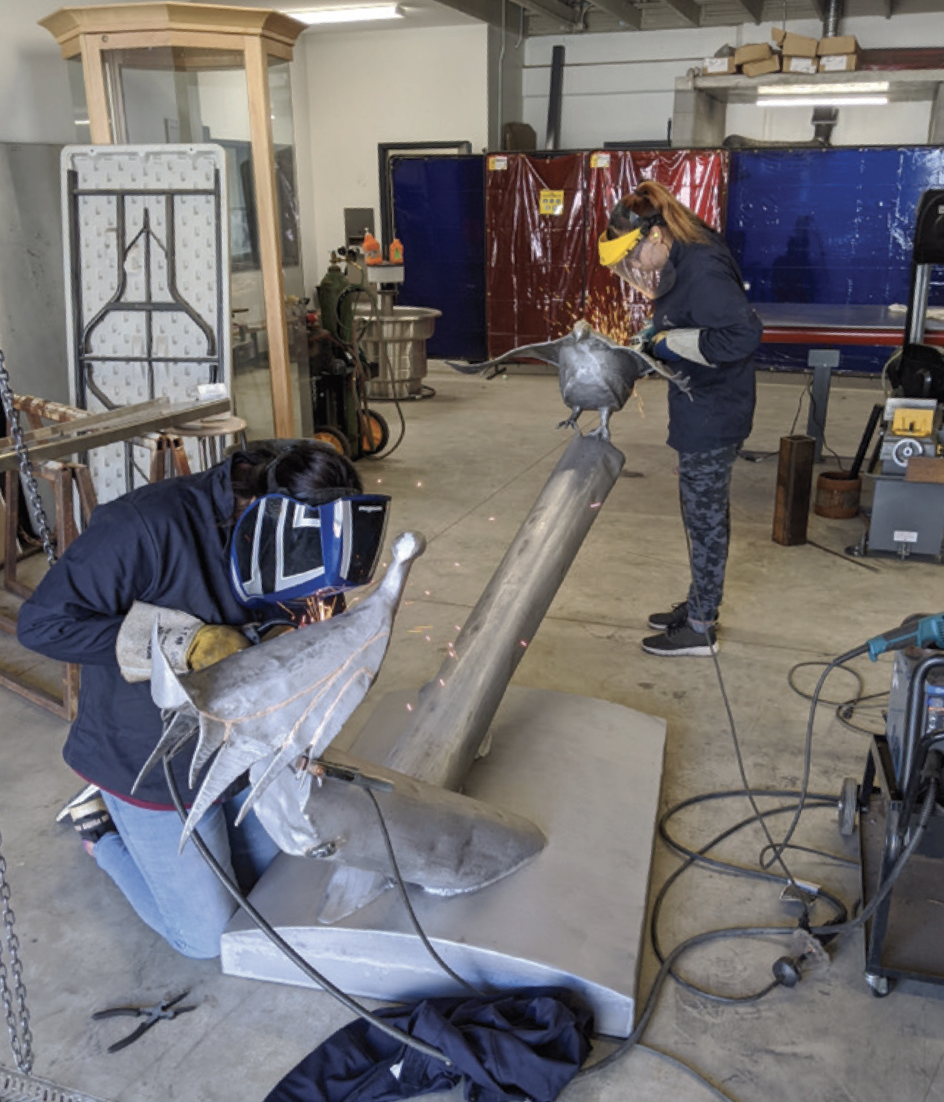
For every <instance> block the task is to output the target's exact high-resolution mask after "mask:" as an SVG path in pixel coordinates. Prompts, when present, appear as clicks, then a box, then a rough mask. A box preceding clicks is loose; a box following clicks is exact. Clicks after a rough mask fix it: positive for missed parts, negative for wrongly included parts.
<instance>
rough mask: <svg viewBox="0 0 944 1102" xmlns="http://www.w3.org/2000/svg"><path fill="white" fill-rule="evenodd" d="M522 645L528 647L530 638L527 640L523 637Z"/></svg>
mask: <svg viewBox="0 0 944 1102" xmlns="http://www.w3.org/2000/svg"><path fill="white" fill-rule="evenodd" d="M521 645H522V646H523V647H526V646H527V645H528V640H527V639H522V640H521Z"/></svg>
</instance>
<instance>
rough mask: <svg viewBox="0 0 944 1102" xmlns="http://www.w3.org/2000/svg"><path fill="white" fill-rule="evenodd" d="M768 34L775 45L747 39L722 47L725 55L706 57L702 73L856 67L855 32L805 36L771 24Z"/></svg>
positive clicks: (838, 70)
mask: <svg viewBox="0 0 944 1102" xmlns="http://www.w3.org/2000/svg"><path fill="white" fill-rule="evenodd" d="M771 38H772V39H773V41H774V44H775V46H776V47H777V48H776V49H775V48H774V47H772V46H771V45H770V44H769V43H767V42H751V43H748V44H747V45H746V46H738V48H737V49H735V50H732V49H730V47H727V48H726V53H725V56H722V57H706V58H705V60H704V63H703V64H702V70H701V71H702V74H703V75H706V76H726V75H728V74H731V73H743V74H744V75H745V76H747V77H759V76H763V75H765V74H766V73H779V72H784V73H802V74H803V75H804V76H813V75H814V74H816V73H845V72H851V71H852V70H853V69H856V68H858V63H859V44H858V43H857V42H856V39H855V35H851V34H847V35H834V36H832V37H830V38H820V39H816V38H809V37H807V36H806V35H804V34H792V33H791V32H789V31H785V30H781V28H780V27H774V29H773V30H772V31H771Z"/></svg>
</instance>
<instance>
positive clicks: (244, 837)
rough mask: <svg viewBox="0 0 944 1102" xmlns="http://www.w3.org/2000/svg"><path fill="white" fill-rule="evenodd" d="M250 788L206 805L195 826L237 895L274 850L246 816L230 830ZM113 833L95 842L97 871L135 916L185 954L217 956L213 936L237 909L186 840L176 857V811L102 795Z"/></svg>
mask: <svg viewBox="0 0 944 1102" xmlns="http://www.w3.org/2000/svg"><path fill="white" fill-rule="evenodd" d="M248 795H249V789H248V788H246V789H244V790H243V791H242V792H240V793H239V794H238V795H236V796H234V797H233V798H232V799H230V800H227V801H226V802H225V803H222V804H214V805H213V807H211V808H210V810H209V811H208V812H207V813H206V815H204V817H203V818H202V819H201V820H200V825H199V827H198V828H197V829H198V831H199V834H200V837H201V838H202V839H203V840H204V842H206V844H207V847H208V848H209V850H210V852H211V853H212V854H213V856H214V857H215V858H216V859H217V861H219V863H220V864H221V865H222V866H223V869H224V870H225V871H226V872H227V873H228V874H229V876H230V878H235V880H236V882H237V883H238V884H239V887H240V888H241V889H242V891H243V893H246V892H248V891H249V890H250V889H251V888H252V886H253V885H254V884H255V882H256V881H257V880H258V879H259V877H260V876H261V875H262V873H263V872H265V870H266V869H267V868H268V866H269V864H270V863H271V862H272V859H273V858H274V857H275V855H276V854H277V853H278V852H279V850H278V846H276V844H275V842H273V841H272V839H271V838H270V837H269V835H268V834H266V832H265V830H264V828H263V826H262V824H261V823H260V822H259V820H258V818H256V814H255V812H254V811H250V812H249V814H248V815H247V816H246V818H245V819H244V820H243V822H242V823H241V824H240V825H239V826H238V827H236V826H234V825H233V824H234V820H235V818H236V815H237V814H238V812H239V809H240V808H241V807H242V805H243V803H244V802H245V800H246V798H247V796H248ZM102 798H103V799H104V801H105V805H106V806H107V808H108V810H109V812H110V814H111V817H112V819H113V820H114V822H115V826H116V827H117V828H118V832H117V833H109V834H106V835H104V836H103V837H102V838H100V839H99V841H98V842H97V843H96V845H95V860H96V862H97V863H98V867H99V868H101V869H104V871H105V872H107V873H108V875H109V876H110V877H111V878H112V880H114V882H115V883H116V884H117V885H118V887H119V888H120V889H121V891H122V892H123V893H124V895H125V897H126V899H127V900H128V902H129V903H130V904H131V906H132V907H133V908H134V909H135V911H136V912H137V914H138V917H139V918H140V919H141V920H142V921H143V922H145V923H147V925H148V926H150V927H151V929H152V930H154V931H156V932H157V933H159V934H160V935H161V937H162V938H164V940H165V941H167V942H168V943H169V944H170V945H171V946H173V948H174V949H176V950H177V952H178V953H183V955H184V956H186V957H201V958H206V957H218V956H219V955H220V935H221V934H222V933H223V930H224V929H225V928H226V925H227V923H228V922H229V920H230V919H231V918H232V917H233V915H234V913H235V912H236V904H235V903H234V902H233V900H232V898H231V897H230V896H229V894H228V893H227V892H226V889H225V888H224V887H223V886H222V885H221V884H220V883H219V881H218V880H217V879H216V877H215V876H214V874H213V872H212V870H211V869H210V867H209V866H208V865H207V863H206V862H205V861H204V860H203V858H202V857H201V856H200V854H199V853H198V852H197V848H196V846H195V845H194V844H193V842H191V841H188V842H187V845H186V846H185V847H184V850H183V853H180V854H178V852H177V850H178V847H179V846H180V833H181V830H182V829H183V824H182V823H181V821H180V818H179V816H178V815H177V812H176V811H152V810H150V809H149V808H145V807H136V806H135V805H134V804H130V803H128V802H127V801H126V800H122V799H120V798H119V797H118V796H113V795H111V794H110V793H108V792H103V793H102Z"/></svg>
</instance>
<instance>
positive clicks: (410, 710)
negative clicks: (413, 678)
mask: <svg viewBox="0 0 944 1102" xmlns="http://www.w3.org/2000/svg"><path fill="white" fill-rule="evenodd" d="M406 710H407V711H408V712H412V711H413V705H412V704H407V706H406Z"/></svg>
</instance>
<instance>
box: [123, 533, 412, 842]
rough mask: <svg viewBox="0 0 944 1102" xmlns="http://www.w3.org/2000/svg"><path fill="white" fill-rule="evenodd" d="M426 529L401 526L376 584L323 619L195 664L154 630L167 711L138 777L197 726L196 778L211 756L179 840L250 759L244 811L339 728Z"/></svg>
mask: <svg viewBox="0 0 944 1102" xmlns="http://www.w3.org/2000/svg"><path fill="white" fill-rule="evenodd" d="M425 548H426V540H425V539H424V538H423V536H421V535H419V534H417V533H413V532H406V533H404V534H402V535H400V536H398V537H397V538H396V539H395V540H394V542H393V546H392V548H391V556H392V559H393V561H392V563H391V564H390V567H389V569H388V570H387V573H386V574H385V576H384V579H383V581H382V582H381V583H380V585H379V586H378V587H377V588H376V589H375V590H374V592H373V593H371V594H370V596H368V597H367V598H365V600H363V601H361V602H360V603H359V604H357V605H356V606H355V607H354V608H352V609H351V610H350V611H349V612H345V613H344V614H343V615H341V616H337V617H333V618H332V619H330V620H323V621H319V622H317V623H314V624H310V625H309V626H307V627H303V628H300V629H299V630H297V631H294V632H290V633H286V634H285V635H281V636H279V637H278V638H276V639H273V640H271V641H269V642H266V643H261V644H259V645H258V646H255V647H251V648H249V649H247V650H244V651H240V652H238V653H237V654H234V655H232V656H231V657H229V658H227V659H225V660H224V661H222V662H218V663H216V664H215V665H213V666H209V667H207V668H206V669H204V670H199V671H197V672H194V673H189V674H182V675H178V674H176V673H174V671H173V670H172V669H171V667H170V664H169V662H168V661H167V659H166V657H165V656H164V653H163V651H162V649H161V646H160V643H159V642H158V641H157V639H155V640H154V644H153V645H152V648H151V653H152V672H151V695H152V697H153V699H154V701H155V703H156V704H157V705H158V707H160V708H161V709H162V710H163V711H164V712H165V714H166V716H167V720H166V723H165V730H164V735H163V737H162V738H161V740H160V741H159V742H158V744H157V746H156V747H155V748H154V751H153V753H152V754H151V756H150V758H148V760H147V762H146V763H145V765H144V767H143V768H142V770H141V773H140V774H139V776H138V780H137V781H136V782H135V786H137V784H138V782H140V780H141V778H142V777H143V776H144V775H145V774H146V773H147V772H148V771H149V770H150V769H151V768H152V767H153V766H154V765H155V764H156V763H157V762H158V761H159V760H160V758H161V757H162V756H163V755H164V754H165V753H167V752H168V751H170V752H174V751H176V750H179V749H180V747H181V746H182V744H183V743H185V742H186V741H187V740H188V739H189V738H190V737H191V735H192V734H193V733H196V732H198V740H197V746H196V749H195V751H194V754H193V758H192V760H191V763H190V784H191V786H193V785H194V784H195V782H196V778H197V776H198V774H199V773H200V771H201V770H202V769H203V767H204V766H205V765H206V764H207V762H208V761H209V760H210V758H211V757H213V755H214V754H215V755H216V756H215V757H213V761H212V764H211V765H210V767H209V769H208V771H207V775H206V777H205V778H204V780H203V783H202V784H201V785H200V789H199V791H198V793H197V798H196V800H195V801H194V803H193V806H192V808H191V810H190V814H189V816H188V818H187V822H186V825H185V828H184V832H183V837H182V838H181V845H183V843H184V842H185V841H186V839H187V838H188V837H189V835H190V834H191V832H192V831H193V828H194V826H196V824H197V823H198V822H199V820H200V819H201V818H202V816H203V814H204V813H205V812H206V810H207V809H208V808H209V807H210V805H211V804H212V803H213V802H214V801H215V800H217V799H218V798H219V797H220V796H221V795H222V793H223V792H224V791H225V790H226V788H227V787H228V786H229V785H230V784H232V782H233V781H234V780H236V778H237V777H239V776H240V775H241V774H242V773H244V772H245V771H246V770H247V769H248V768H249V767H250V766H251V765H257V766H258V765H259V764H260V763H264V767H263V768H262V770H261V771H259V770H258V769H257V771H256V777H255V780H254V784H253V787H252V791H251V793H250V795H249V798H248V799H247V800H246V803H245V804H244V806H243V808H242V810H241V812H240V820H241V819H242V818H243V817H244V816H245V815H246V814H247V812H248V811H249V809H250V808H251V807H252V806H253V805H254V804H255V803H256V801H257V800H258V799H259V798H260V796H262V795H263V793H264V792H265V791H266V789H267V788H268V787H269V785H270V784H271V783H272V781H273V779H274V778H275V777H277V776H278V775H279V774H280V773H281V772H282V771H283V770H285V769H289V768H290V767H292V766H293V765H294V764H295V763H296V762H297V761H298V759H300V758H301V759H304V760H307V759H309V758H313V757H317V755H318V754H320V753H321V751H322V750H323V749H324V748H325V747H326V746H327V745H328V744H329V743H330V742H331V740H332V739H333V738H334V737H335V735H336V734H337V733H338V731H340V729H341V727H342V726H343V725H344V723H345V722H346V720H347V719H348V717H349V716H350V714H351V713H352V712H353V711H354V709H355V708H356V707H357V705H358V704H359V703H360V702H361V700H362V699H363V698H364V695H365V693H366V692H367V690H368V689H369V688H370V685H371V684H372V682H373V680H374V678H375V677H376V676H377V671H378V670H379V669H380V664H381V662H382V661H383V658H384V655H385V654H386V651H387V644H388V642H389V640H390V630H391V627H392V625H393V620H394V617H395V615H396V611H397V608H398V606H399V603H400V599H401V598H402V596H403V589H404V587H405V585H406V580H407V577H408V576H409V573H410V567H411V566H412V564H413V562H414V560H415V559H416V558H417V557H418V556H419V555H421V554H422V553H423V551H424V550H425Z"/></svg>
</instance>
